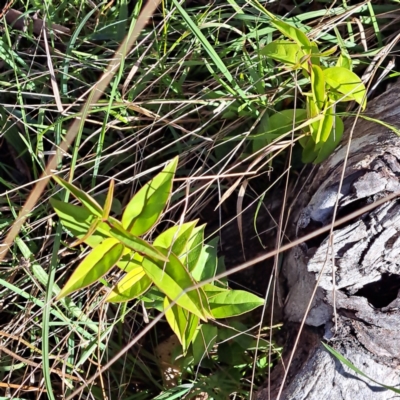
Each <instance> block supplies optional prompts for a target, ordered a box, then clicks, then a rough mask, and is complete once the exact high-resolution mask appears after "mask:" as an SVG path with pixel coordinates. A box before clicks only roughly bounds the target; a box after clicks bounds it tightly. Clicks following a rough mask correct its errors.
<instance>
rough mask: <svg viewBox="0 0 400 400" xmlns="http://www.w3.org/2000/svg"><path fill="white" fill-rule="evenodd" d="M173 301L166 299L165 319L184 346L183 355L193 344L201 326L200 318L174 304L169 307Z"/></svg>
mask: <svg viewBox="0 0 400 400" xmlns="http://www.w3.org/2000/svg"><path fill="white" fill-rule="evenodd" d="M170 304H171V301H170V300H169V298H168V297H165V299H164V310H165V318H166V319H167V322H168V324H169V326H170V327H171V329H172V330H173V332H174V333H175V335H176V336H177V337H178V339H179V341H180V342H181V344H182V349H183V353H184V354H185V353H186V352H187V350H188V348H189V345H190V343H191V342H192V339H193V336H194V334H195V332H196V328H197V326H198V325H199V317H197V316H196V315H193V314H192V313H190V312H189V311H187V310H185V309H184V308H182V307H180V306H178V305H177V304H174V305H173V306H172V307H169V306H170Z"/></svg>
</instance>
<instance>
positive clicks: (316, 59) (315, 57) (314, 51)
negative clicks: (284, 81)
mask: <svg viewBox="0 0 400 400" xmlns="http://www.w3.org/2000/svg"><path fill="white" fill-rule="evenodd" d="M321 57H322V55H321V54H320V52H319V49H318V45H317V44H316V43H315V42H311V65H318V66H319V65H321V60H320V58H321ZM304 68H305V69H306V70H307V71H308V70H309V66H307V65H304Z"/></svg>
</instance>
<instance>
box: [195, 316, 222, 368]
mask: <svg viewBox="0 0 400 400" xmlns="http://www.w3.org/2000/svg"><path fill="white" fill-rule="evenodd" d="M217 337H218V328H217V327H216V326H214V325H210V324H202V325H200V326H199V327H198V328H197V330H196V334H195V336H194V338H193V344H192V352H193V358H194V360H193V364H194V365H198V364H199V363H200V362H201V360H203V359H204V358H207V357H208V356H209V354H210V352H211V350H212V348H213V347H214V344H215V342H216V341H217Z"/></svg>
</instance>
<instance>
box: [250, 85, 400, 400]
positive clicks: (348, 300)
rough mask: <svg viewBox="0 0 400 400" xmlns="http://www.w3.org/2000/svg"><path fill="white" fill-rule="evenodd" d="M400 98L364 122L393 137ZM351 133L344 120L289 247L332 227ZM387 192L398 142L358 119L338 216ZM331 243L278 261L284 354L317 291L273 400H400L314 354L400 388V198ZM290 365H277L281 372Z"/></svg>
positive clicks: (397, 167) (398, 185)
mask: <svg viewBox="0 0 400 400" xmlns="http://www.w3.org/2000/svg"><path fill="white" fill-rule="evenodd" d="M399 89H400V83H397V84H396V85H394V86H393V87H392V88H391V89H390V90H388V91H387V92H385V93H384V94H383V95H381V96H379V97H377V98H376V99H375V100H373V101H372V102H371V103H370V105H369V106H368V109H367V112H366V114H367V116H368V117H370V118H376V119H380V120H382V121H384V122H385V123H388V124H391V125H394V126H396V127H397V128H399V127H400V97H399V96H398V91H399ZM352 124H353V120H348V121H347V123H346V133H345V136H344V137H345V141H344V143H343V145H342V146H341V147H340V148H338V149H337V150H336V152H335V153H334V154H333V155H332V156H331V157H330V158H329V159H328V160H327V161H326V162H324V163H323V164H322V165H321V166H320V167H319V169H318V170H317V171H316V173H315V175H314V177H313V179H312V183H311V184H310V185H309V187H308V188H307V193H305V194H304V195H303V196H302V199H301V200H300V201H299V204H298V206H297V207H296V209H297V213H296V214H295V215H292V220H291V228H290V229H291V232H289V233H290V235H291V237H292V238H295V237H296V236H298V237H301V236H303V235H304V234H306V233H308V232H310V231H312V230H313V229H315V228H318V227H320V226H325V225H328V224H329V223H330V222H331V221H332V216H333V210H334V205H335V202H336V198H337V193H338V188H339V182H340V177H341V173H342V169H343V160H344V158H345V153H346V146H347V142H348V137H349V132H350V129H351V126H352ZM393 192H400V138H399V137H398V136H397V135H395V134H394V133H393V132H392V131H391V130H389V129H388V128H387V127H385V126H383V125H379V124H376V123H374V122H371V121H367V120H365V119H359V120H358V122H357V125H356V128H355V130H354V134H353V138H352V141H351V147H350V154H349V159H348V163H347V166H346V169H345V174H344V182H343V185H342V188H341V191H340V194H339V208H338V216H345V215H347V214H349V213H350V212H352V211H354V210H356V209H359V208H360V207H362V206H363V205H366V204H369V203H371V202H374V201H376V200H377V199H380V198H382V196H385V195H387V194H391V193H393ZM328 244H329V243H328V237H327V236H326V237H319V238H317V239H316V240H314V241H313V242H312V243H304V244H302V245H301V246H299V247H297V248H293V249H292V250H291V251H289V252H288V253H287V254H285V257H284V262H283V267H282V273H283V277H284V279H285V280H286V284H287V287H288V290H289V292H288V295H287V298H286V304H285V308H284V316H285V319H286V326H287V329H288V341H287V344H286V349H287V351H288V352H290V351H291V349H292V348H293V343H294V338H295V337H296V335H297V332H298V328H299V323H300V321H301V320H302V318H303V316H304V314H305V311H306V307H307V305H308V303H309V299H310V298H311V294H312V291H313V290H314V287H315V285H317V286H318V289H317V291H316V295H315V297H314V300H313V301H312V304H311V309H310V312H309V313H308V316H307V319H306V325H305V328H304V331H303V333H302V335H301V338H300V343H299V345H298V348H297V351H296V354H295V357H294V362H293V365H292V367H291V368H290V370H289V374H288V378H287V380H286V382H285V384H284V388H283V392H282V395H281V397H280V399H281V400H294V399H296V400H300V399H307V400H321V399H332V400H342V399H343V400H354V399H363V400H369V399H371V400H372V399H373V400H384V399H385V400H386V399H394V398H400V396H399V395H397V394H395V393H394V392H392V391H389V390H387V389H385V388H383V387H381V386H379V385H377V384H375V383H373V382H372V381H369V380H368V379H365V378H363V377H361V376H358V375H356V374H355V373H354V372H353V371H352V370H350V369H349V368H347V367H345V366H344V365H342V364H341V363H340V362H339V361H338V360H336V359H334V358H333V357H332V356H331V355H330V354H329V353H328V352H327V351H326V350H324V348H323V347H322V345H321V340H323V339H325V340H326V341H327V342H328V344H329V345H330V346H332V347H333V348H335V349H336V350H337V351H339V352H340V353H341V354H342V355H343V356H344V357H346V358H347V359H348V360H349V361H350V362H352V363H353V364H354V365H355V366H356V367H358V368H359V369H360V370H361V371H363V372H364V373H365V374H367V375H368V376H370V377H371V378H373V379H375V380H376V381H378V382H381V383H384V384H385V385H389V386H395V387H398V388H400V369H399V366H400V361H399V360H400V323H399V322H400V308H399V307H400V294H399V295H398V293H399V289H400V257H399V255H400V199H399V198H396V199H395V200H393V201H390V202H387V203H385V204H383V205H382V206H380V207H378V208H376V209H374V210H373V211H372V212H369V213H366V214H364V215H362V216H361V217H359V218H357V219H356V220H352V221H349V222H348V223H347V224H346V225H344V226H341V227H339V228H337V229H335V231H334V241H333V247H330V246H328ZM332 270H334V274H335V282H334V283H333V282H332ZM319 275H320V280H319V281H318V282H317V279H318V276H319ZM334 287H335V296H333V289H334ZM334 301H335V305H336V313H337V326H336V330H335V327H334V323H333V320H334V315H333V302H334ZM288 357H289V354H285V355H284V356H283V364H284V365H287V361H288ZM283 374H284V368H283V365H278V366H277V367H276V368H275V370H274V371H273V372H272V376H271V379H270V382H271V386H270V387H269V388H267V387H264V388H262V389H260V390H259V392H258V394H257V399H258V400H265V399H276V398H277V394H278V391H279V388H280V385H281V382H282V377H283Z"/></svg>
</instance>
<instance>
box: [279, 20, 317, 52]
mask: <svg viewBox="0 0 400 400" xmlns="http://www.w3.org/2000/svg"><path fill="white" fill-rule="evenodd" d="M271 24H272V25H273V26H275V28H276V29H278V30H279V31H280V32H281V33H282V34H283V35H284V36H286V37H288V38H289V39H292V40H294V41H295V42H296V43H297V44H299V45H300V46H302V47H303V50H309V51H308V52H307V54H310V51H311V42H310V40H309V39H308V37H307V35H306V34H305V33H304V32H302V31H301V30H300V29H297V28H295V27H294V26H292V25H289V24H287V23H286V22H283V21H280V20H278V19H273V20H272V21H271Z"/></svg>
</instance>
